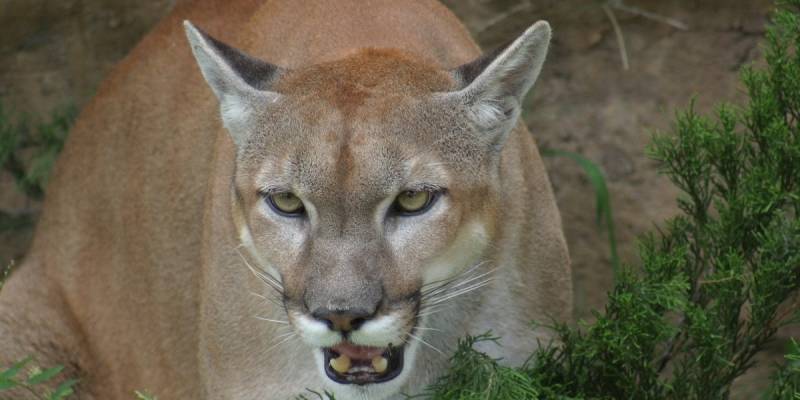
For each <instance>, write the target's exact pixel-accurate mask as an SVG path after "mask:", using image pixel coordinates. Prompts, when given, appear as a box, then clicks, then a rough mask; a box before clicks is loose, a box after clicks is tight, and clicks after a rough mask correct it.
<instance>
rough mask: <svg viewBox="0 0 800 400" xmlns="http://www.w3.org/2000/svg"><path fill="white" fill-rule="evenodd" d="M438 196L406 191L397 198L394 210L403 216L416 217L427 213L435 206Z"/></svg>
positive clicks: (425, 192) (429, 193)
mask: <svg viewBox="0 0 800 400" xmlns="http://www.w3.org/2000/svg"><path fill="white" fill-rule="evenodd" d="M435 199H436V194H435V193H432V192H429V191H425V190H421V191H415V190H406V191H405V192H403V193H400V195H398V196H397V199H395V201H394V208H395V210H397V211H398V212H399V213H401V214H406V215H414V214H420V213H423V212H425V211H427V210H428V209H429V208H430V207H431V205H433V202H434V200H435Z"/></svg>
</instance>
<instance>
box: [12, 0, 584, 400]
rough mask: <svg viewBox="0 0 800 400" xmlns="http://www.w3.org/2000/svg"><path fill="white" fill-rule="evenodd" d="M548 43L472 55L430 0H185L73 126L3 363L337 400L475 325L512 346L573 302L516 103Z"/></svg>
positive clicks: (392, 385)
mask: <svg viewBox="0 0 800 400" xmlns="http://www.w3.org/2000/svg"><path fill="white" fill-rule="evenodd" d="M188 21H191V22H188ZM193 24H196V26H195V25H193ZM200 27H202V29H203V30H201V28H200ZM205 32H211V33H213V35H214V36H215V37H218V38H220V39H224V41H225V42H224V43H223V42H222V41H220V40H218V39H215V38H214V37H212V36H211V35H209V34H208V33H205ZM187 37H188V42H187V40H186V38H187ZM549 40H550V27H549V26H548V24H547V23H546V22H537V23H536V24H534V25H533V26H531V27H530V28H529V29H527V30H526V31H525V32H524V33H522V35H521V36H519V37H518V38H517V39H516V40H514V41H513V42H512V43H511V44H510V45H508V46H505V47H502V48H501V49H500V50H499V51H495V52H493V53H490V54H487V55H485V56H481V55H480V52H479V49H478V47H477V46H476V44H475V43H474V42H473V41H472V39H471V38H470V36H469V34H468V33H467V31H466V30H465V28H464V27H463V25H462V24H461V23H460V22H459V21H458V20H457V19H456V17H454V16H453V15H452V14H451V13H450V12H449V11H448V10H447V9H446V8H445V7H444V6H442V5H441V4H438V3H437V2H434V1H432V0H424V1H423V0H420V1H393V0H369V1H362V0H341V1H335V2H334V1H302V2H299V1H288V0H287V1H263V0H234V1H227V0H226V1H223V0H202V1H196V2H188V3H179V6H177V7H176V9H175V10H174V11H173V12H172V13H171V14H170V15H169V16H168V17H166V18H165V19H164V20H163V21H162V22H161V23H160V24H159V25H158V26H157V27H156V28H155V30H154V31H153V32H152V33H150V34H149V35H148V36H146V37H145V38H144V39H143V40H142V42H141V43H140V44H139V45H138V46H137V47H136V48H135V49H134V50H133V52H132V53H131V54H130V55H129V56H128V57H127V58H125V60H124V61H123V62H122V63H120V64H119V65H118V66H117V67H116V68H115V69H114V70H113V72H112V73H111V74H110V76H109V77H108V78H107V80H106V81H105V82H104V84H103V85H102V87H101V88H100V90H99V91H98V93H97V96H96V97H95V98H94V100H92V102H91V103H90V104H88V105H87V106H86V108H85V109H84V111H83V112H82V114H81V116H80V118H79V119H78V121H77V123H76V124H75V127H74V129H73V130H72V133H71V134H70V138H69V141H68V142H67V144H66V146H65V148H64V151H63V154H62V155H61V158H60V159H59V161H58V163H57V166H56V168H55V172H54V176H53V178H52V181H51V184H50V186H49V188H48V192H47V199H46V201H45V205H44V211H43V214H42V216H41V220H40V222H39V226H38V227H37V231H36V235H35V238H34V241H33V244H32V247H31V249H30V251H29V254H28V256H27V257H26V259H25V260H24V262H23V263H22V264H21V265H20V266H19V268H18V269H17V270H16V271H15V272H14V273H13V274H12V276H11V277H10V280H9V281H8V282H7V285H6V287H5V288H4V289H3V291H2V294H0V363H2V365H7V364H8V363H10V362H12V361H13V360H18V359H21V358H23V357H25V356H27V355H35V357H36V358H37V362H38V363H39V364H41V365H43V366H51V365H55V364H62V365H65V366H66V367H67V374H68V375H70V376H74V377H77V378H79V379H80V383H79V385H78V387H77V393H78V398H79V399H131V398H133V394H132V393H133V391H134V390H137V389H138V390H146V391H148V392H151V393H153V394H155V395H157V396H158V397H159V398H161V399H165V400H178V399H214V400H218V399H237V400H243V399H287V398H293V397H295V396H297V395H300V394H303V393H306V394H307V393H308V392H306V389H312V390H316V391H323V390H327V391H330V392H332V393H334V394H335V395H336V396H337V398H338V399H340V400H348V399H390V398H391V399H396V398H402V397H401V396H402V393H408V394H413V393H419V392H421V391H423V390H424V388H425V387H426V386H427V385H428V384H430V383H432V382H433V381H434V380H435V379H436V378H437V377H439V376H441V375H442V374H443V373H445V372H446V370H447V366H448V362H447V360H448V357H450V355H451V354H452V352H453V350H454V349H455V347H456V344H457V340H458V339H459V338H462V337H464V336H465V335H467V334H481V333H484V332H486V331H489V330H491V331H492V332H493V334H495V335H498V336H500V337H501V338H502V346H497V345H490V344H485V345H482V347H481V348H480V349H481V350H482V351H485V352H487V353H488V354H490V355H491V356H493V357H502V358H504V359H505V360H506V362H508V363H511V364H514V363H521V362H523V361H524V360H525V357H526V356H527V355H528V354H530V351H531V350H532V349H534V348H535V346H536V341H537V339H542V338H547V335H548V333H547V332H546V331H543V330H535V329H533V328H532V327H531V326H530V325H529V323H530V321H532V320H539V321H543V320H548V319H550V318H559V319H567V318H569V315H570V311H571V298H572V293H571V283H570V282H571V278H570V271H569V260H568V256H567V250H566V246H565V242H564V238H563V235H562V231H561V222H560V217H559V214H558V211H557V209H556V205H555V203H554V199H553V194H552V191H551V188H550V184H549V182H548V180H547V175H546V173H545V170H544V167H543V165H542V162H541V160H540V158H539V154H538V151H537V149H536V145H535V142H534V138H533V136H532V135H531V134H529V133H528V131H527V130H526V129H525V127H524V126H523V124H522V123H521V122H520V121H519V118H518V117H519V114H520V111H521V104H522V99H523V97H524V96H525V94H526V93H527V92H528V89H530V88H531V86H532V85H533V84H534V81H535V80H536V78H537V76H538V75H539V72H540V70H541V68H542V64H543V62H544V60H545V55H546V52H547V48H548V43H549ZM226 43H229V44H230V45H229V44H226ZM233 45H235V46H236V48H234V47H232V46H233ZM237 48H240V49H242V50H237ZM209 88H210V90H209ZM3 393H8V392H3ZM25 396H26V394H25V393H17V394H15V395H14V396H13V398H25ZM0 397H2V396H0Z"/></svg>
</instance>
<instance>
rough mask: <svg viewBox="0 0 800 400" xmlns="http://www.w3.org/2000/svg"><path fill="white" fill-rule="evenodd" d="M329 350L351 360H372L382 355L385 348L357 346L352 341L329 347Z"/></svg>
mask: <svg viewBox="0 0 800 400" xmlns="http://www.w3.org/2000/svg"><path fill="white" fill-rule="evenodd" d="M331 350H333V351H335V352H337V353H339V354H342V355H345V356H348V357H350V358H351V359H353V360H372V359H373V358H375V357H377V356H380V355H382V354H383V351H384V350H385V349H383V348H380V347H367V346H357V345H354V344H352V343H347V342H342V343H339V344H337V345H336V346H333V347H331Z"/></svg>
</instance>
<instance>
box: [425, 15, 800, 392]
mask: <svg viewBox="0 0 800 400" xmlns="http://www.w3.org/2000/svg"><path fill="white" fill-rule="evenodd" d="M766 39H767V40H766V46H765V50H766V60H767V64H768V66H767V67H766V69H763V70H757V69H753V68H746V69H745V70H744V71H743V73H742V81H743V83H744V85H745V87H746V88H747V93H748V95H749V102H748V103H747V104H745V105H744V106H742V107H736V106H733V105H723V106H720V107H719V108H718V110H717V112H716V117H715V118H710V117H705V116H700V115H698V114H697V113H695V112H694V110H693V107H690V108H689V110H688V111H686V112H683V113H680V114H679V115H678V117H677V122H676V124H675V127H674V129H673V130H674V132H672V134H669V135H664V134H662V135H657V136H655V137H654V140H653V143H652V146H651V147H650V149H649V153H650V155H651V156H652V157H653V158H654V159H655V160H657V161H658V162H659V163H660V165H661V170H662V172H663V173H664V174H665V175H666V176H668V177H669V178H670V179H671V180H672V182H673V183H674V184H675V185H676V186H677V187H678V188H679V189H680V190H681V191H682V192H683V194H682V196H681V197H680V198H679V199H678V206H679V208H680V210H681V211H682V213H681V215H679V216H677V217H675V218H673V219H671V220H669V221H667V222H666V223H665V224H664V226H663V227H662V228H661V229H660V230H659V231H658V232H655V233H653V234H651V235H648V236H646V237H644V238H643V239H642V241H641V251H640V254H641V258H642V264H641V265H640V266H639V268H633V267H627V268H624V269H623V270H622V272H621V273H620V275H619V277H618V281H617V282H616V284H615V288H614V290H613V291H612V293H610V294H609V301H608V305H607V306H606V308H605V312H604V313H599V312H598V313H595V317H596V322H595V323H593V324H591V325H587V324H582V326H580V327H577V328H574V327H569V326H567V325H565V324H560V323H556V324H554V326H552V327H551V328H552V329H554V331H555V334H556V337H557V340H556V341H555V342H554V343H544V344H543V347H542V348H541V349H540V350H538V351H537V352H536V353H535V354H533V355H532V357H531V360H533V361H532V362H530V363H528V364H527V365H525V366H524V367H523V368H520V369H517V370H510V369H508V368H506V367H502V366H499V365H497V363H496V361H495V360H491V359H489V358H487V357H485V356H481V355H480V354H477V353H476V352H475V351H473V350H471V345H472V344H473V343H474V339H473V340H466V341H464V342H463V343H462V347H461V348H460V349H459V351H458V352H457V353H456V355H455V356H454V357H453V359H452V370H451V371H450V373H449V375H447V376H445V377H444V378H442V379H441V380H440V381H439V382H438V383H437V384H436V385H435V386H434V387H433V388H431V392H430V393H429V395H430V397H431V398H433V399H440V400H445V399H500V398H559V399H567V398H580V399H590V398H591V399H704V400H705V399H727V398H728V397H729V395H730V388H731V384H732V382H733V380H734V379H735V378H736V377H738V376H740V375H741V374H742V373H744V372H745V371H746V370H747V369H748V368H749V367H751V366H752V365H753V357H754V356H755V355H756V353H758V352H759V351H761V350H762V349H763V348H764V346H765V345H766V344H767V343H768V342H769V341H770V340H771V339H772V338H773V336H774V335H775V333H776V331H777V329H778V328H779V327H780V326H782V325H783V324H784V323H786V322H788V321H791V320H792V319H793V318H792V317H793V316H796V315H795V314H796V313H797V308H796V305H790V306H789V307H786V304H784V303H785V302H787V301H789V300H793V299H794V298H793V296H794V295H795V294H796V293H797V289H798V287H799V286H800V222H798V218H797V217H798V211H800V131H799V130H798V123H800V55H798V51H797V50H798V48H800V0H790V1H784V2H781V8H780V9H779V10H778V11H776V13H775V14H774V17H773V24H772V25H771V27H769V29H768V31H767V35H766ZM781 305H784V307H781ZM798 357H800V351H798V348H797V346H796V345H795V346H794V347H793V350H792V353H791V354H790V356H789V359H788V363H787V366H784V367H783V368H782V369H781V370H780V371H779V372H778V373H776V375H775V376H774V384H773V387H772V389H771V390H770V392H769V393H768V394H767V395H766V396H767V398H773V399H787V398H800V395H798V389H800V387H798V377H799V376H800V372H798V365H797V362H798V361H797V360H798ZM500 387H502V389H499V388H500ZM495 388H498V389H495ZM499 393H517V395H515V397H504V395H500V394H499ZM520 393H527V394H526V395H524V396H523V395H519V394H520Z"/></svg>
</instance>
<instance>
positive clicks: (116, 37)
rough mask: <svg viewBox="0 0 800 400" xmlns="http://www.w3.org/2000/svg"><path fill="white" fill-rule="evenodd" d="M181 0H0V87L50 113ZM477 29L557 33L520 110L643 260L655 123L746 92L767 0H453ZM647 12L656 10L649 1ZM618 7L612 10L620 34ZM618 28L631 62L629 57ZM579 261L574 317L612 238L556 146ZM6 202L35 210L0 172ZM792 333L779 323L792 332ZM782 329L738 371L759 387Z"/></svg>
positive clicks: (653, 184)
mask: <svg viewBox="0 0 800 400" xmlns="http://www.w3.org/2000/svg"><path fill="white" fill-rule="evenodd" d="M173 2H174V1H170V0H150V1H141V2H128V1H114V0H60V1H58V2H53V1H45V0H5V1H3V2H2V3H0V27H1V28H0V99H1V100H2V101H3V103H4V104H5V105H6V106H7V107H9V108H12V109H14V110H16V111H18V112H25V113H30V114H32V115H47V114H48V113H49V112H50V111H51V110H52V109H53V108H54V107H57V106H60V105H63V104H75V105H77V106H80V105H82V104H84V103H85V102H86V101H87V100H88V99H89V98H90V97H91V95H92V93H93V92H94V90H95V89H96V87H97V85H98V83H99V82H100V81H101V80H102V78H103V76H104V75H105V74H106V73H107V72H108V71H109V69H110V68H111V67H112V66H113V65H114V63H115V62H116V61H118V60H119V59H120V58H122V57H123V56H124V55H125V54H126V52H127V51H128V50H129V49H130V48H131V47H132V46H133V45H135V44H136V42H137V41H138V39H139V38H140V37H141V36H142V35H143V34H144V33H146V32H147V30H148V29H149V28H150V27H151V26H152V25H153V24H154V23H155V22H157V20H158V19H159V18H160V17H161V16H162V15H163V14H164V13H166V12H167V11H168V10H169V9H170V8H171V6H172V3H173ZM445 3H446V4H447V5H448V6H449V7H450V8H451V9H452V10H453V11H454V12H455V13H456V14H457V15H458V16H459V17H460V18H461V19H462V20H463V21H464V22H465V23H466V24H467V26H468V27H469V29H470V30H471V31H472V32H473V34H474V35H475V37H476V38H477V40H478V42H479V43H480V44H481V45H482V46H483V47H484V48H485V49H491V48H493V47H495V46H498V45H501V44H502V43H504V42H505V41H507V40H510V39H512V38H514V37H515V35H516V34H518V33H520V32H521V31H522V30H523V29H525V28H526V27H527V26H529V25H530V24H531V23H533V22H534V21H536V20H538V19H547V20H549V21H550V23H551V25H552V26H553V28H554V41H553V45H552V51H551V53H550V55H549V59H548V62H547V64H546V65H545V69H544V71H543V73H542V75H541V77H540V80H539V83H537V86H536V87H535V88H534V90H533V94H532V95H531V96H529V98H528V102H527V104H526V111H525V113H524V118H525V121H526V123H527V124H528V126H529V127H530V129H531V132H533V134H534V135H535V137H536V138H537V140H538V141H539V144H540V147H542V148H548V149H558V150H568V151H573V152H577V153H580V154H583V155H584V156H586V157H587V158H589V159H591V160H593V161H594V162H596V163H598V164H599V165H600V166H602V168H603V169H604V170H605V172H606V176H607V179H608V185H609V190H610V192H611V200H612V206H613V210H614V220H615V223H616V227H617V236H618V240H619V246H620V247H619V250H620V256H621V258H622V259H623V261H627V262H631V263H634V262H636V257H637V256H636V238H637V236H639V235H640V234H642V233H643V232H646V231H648V230H651V229H653V228H654V226H656V224H658V223H659V222H660V221H662V220H663V219H665V218H666V217H669V216H670V215H673V214H674V213H675V212H676V207H675V201H674V199H675V195H676V194H677V193H676V191H675V190H674V189H673V187H672V186H671V185H670V184H669V182H667V181H666V180H665V179H664V178H663V177H660V176H659V175H658V174H657V171H656V168H655V165H654V163H653V162H652V161H650V160H648V158H647V157H646V156H645V147H646V145H647V144H648V142H649V139H650V136H651V134H653V133H654V132H657V131H668V130H669V129H670V121H671V120H672V117H673V115H674V113H675V111H676V110H678V109H681V108H685V107H686V106H687V105H688V103H689V101H690V99H692V97H693V96H695V95H697V97H696V100H697V103H696V104H697V108H698V109H699V110H701V111H710V110H711V109H712V108H711V107H712V105H713V104H714V103H716V102H718V101H720V100H727V101H731V102H734V103H735V102H737V101H741V100H742V97H743V96H742V86H741V84H739V82H738V80H737V76H738V75H737V73H738V70H739V68H740V67H741V66H743V65H745V64H747V63H751V62H758V60H760V58H761V50H760V47H759V42H760V38H761V35H762V33H763V29H764V24H765V22H766V16H767V14H768V11H769V10H770V9H771V4H772V2H771V1H768V0H702V1H701V0H638V1H637V0H628V1H627V2H625V3H623V2H621V1H617V2H615V1H611V2H609V3H612V4H619V5H620V6H619V7H612V8H610V10H611V13H612V14H611V15H609V14H608V13H606V11H605V10H604V8H603V7H602V6H603V4H604V2H601V1H594V0H530V1H512V0H445ZM648 13H649V14H648ZM612 17H613V18H614V19H616V20H617V22H618V26H619V34H620V35H621V36H620V37H618V35H617V34H616V33H615V30H614V25H613V23H612ZM620 39H621V40H622V42H624V45H625V47H626V53H625V57H626V58H627V59H628V63H629V68H628V69H627V70H626V69H624V68H623V61H622V59H623V57H622V55H621V53H620ZM546 163H547V167H548V169H549V172H550V176H551V179H552V184H553V187H554V188H555V192H556V196H557V198H558V203H559V207H560V209H561V213H562V217H563V221H564V227H565V232H566V236H567V240H568V242H569V246H570V252H571V255H572V260H573V268H574V270H573V272H574V282H575V289H576V297H575V300H576V316H578V317H581V318H585V317H588V315H589V313H588V311H589V310H591V309H593V308H600V307H602V306H603V304H604V302H605V293H606V291H607V290H608V289H609V288H610V287H611V284H612V276H611V266H610V257H609V250H608V242H607V237H606V235H605V233H604V232H601V231H599V230H598V228H597V226H596V225H595V208H594V207H595V205H594V194H593V191H592V188H591V185H590V183H589V182H588V181H587V180H586V179H585V177H584V175H583V173H582V172H581V170H580V169H579V168H578V166H577V165H575V164H574V163H573V162H572V161H569V160H566V159H556V158H548V159H546ZM0 207H2V208H3V209H36V207H37V204H31V203H29V202H27V201H26V200H25V199H24V198H22V197H21V196H20V195H18V194H16V192H15V191H14V189H13V186H12V185H11V183H10V178H9V177H8V176H0ZM29 238H30V232H19V233H15V234H1V235H0V262H5V261H6V260H9V259H11V258H18V257H20V256H22V255H23V254H24V250H25V248H26V246H27V243H28V241H29ZM788 335H789V332H784V333H783V335H782V337H783V338H785V337H786V336H788ZM781 343H782V341H778V342H777V343H776V345H775V346H773V347H772V348H771V349H770V350H769V351H768V352H767V354H766V355H765V357H764V359H763V360H762V361H761V362H760V363H759V366H758V368H756V369H754V370H753V371H752V372H751V373H749V374H748V375H747V376H745V377H744V378H742V379H740V381H739V382H738V383H737V390H736V391H735V393H736V395H735V398H739V399H749V398H754V397H755V396H756V395H755V393H758V392H759V390H760V389H761V388H762V387H763V386H764V384H765V382H766V377H767V376H768V374H769V368H765V367H768V366H769V363H770V362H772V361H778V360H780V355H781V352H782V344H781Z"/></svg>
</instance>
